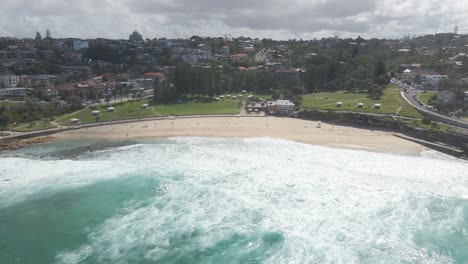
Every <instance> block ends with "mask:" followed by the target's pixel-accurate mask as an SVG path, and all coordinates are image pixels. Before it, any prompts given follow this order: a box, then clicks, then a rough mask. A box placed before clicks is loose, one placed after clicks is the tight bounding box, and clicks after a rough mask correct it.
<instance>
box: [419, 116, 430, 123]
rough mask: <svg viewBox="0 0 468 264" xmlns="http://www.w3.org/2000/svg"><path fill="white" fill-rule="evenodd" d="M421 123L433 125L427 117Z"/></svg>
mask: <svg viewBox="0 0 468 264" xmlns="http://www.w3.org/2000/svg"><path fill="white" fill-rule="evenodd" d="M421 123H422V124H423V125H430V124H431V119H429V118H427V117H424V118H423V119H422V120H421Z"/></svg>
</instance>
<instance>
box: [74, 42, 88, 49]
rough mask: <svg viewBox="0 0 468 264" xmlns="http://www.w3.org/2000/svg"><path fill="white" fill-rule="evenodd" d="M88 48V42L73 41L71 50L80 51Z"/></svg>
mask: <svg viewBox="0 0 468 264" xmlns="http://www.w3.org/2000/svg"><path fill="white" fill-rule="evenodd" d="M87 48H89V42H88V41H86V40H74V41H73V50H81V49H87Z"/></svg>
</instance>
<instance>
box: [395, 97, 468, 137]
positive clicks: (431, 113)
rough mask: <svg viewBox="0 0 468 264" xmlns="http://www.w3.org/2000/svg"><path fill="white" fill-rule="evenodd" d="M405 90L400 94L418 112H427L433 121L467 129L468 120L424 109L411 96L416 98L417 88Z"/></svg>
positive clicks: (423, 106)
mask: <svg viewBox="0 0 468 264" xmlns="http://www.w3.org/2000/svg"><path fill="white" fill-rule="evenodd" d="M407 91H408V92H403V91H402V92H401V96H402V97H403V98H404V99H405V100H406V101H407V102H408V103H409V104H410V105H412V106H413V107H414V108H416V109H418V110H419V111H420V112H423V113H425V114H427V115H428V116H431V117H432V118H433V119H434V120H435V121H438V122H442V123H446V124H449V125H452V126H458V127H462V128H465V129H468V121H465V120H462V119H458V118H455V117H449V116H446V115H441V114H439V113H436V112H434V111H431V110H429V109H426V108H425V105H420V104H419V102H418V101H416V100H415V99H414V98H413V97H414V96H416V98H417V96H418V95H419V93H418V92H417V90H413V89H408V90H407Z"/></svg>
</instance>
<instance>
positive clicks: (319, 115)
mask: <svg viewBox="0 0 468 264" xmlns="http://www.w3.org/2000/svg"><path fill="white" fill-rule="evenodd" d="M298 117H299V118H303V119H309V120H321V121H325V122H333V123H341V124H350V125H353V124H354V125H360V126H373V127H380V128H384V129H386V130H392V131H395V132H399V133H402V134H405V135H407V136H410V137H414V138H417V139H420V140H425V141H428V142H431V143H439V144H441V145H447V146H449V147H454V148H458V149H460V150H463V151H464V155H465V156H468V134H463V133H458V132H452V131H447V132H444V131H435V130H429V129H423V128H417V127H413V126H410V125H409V124H407V123H405V122H401V121H399V120H398V119H396V118H395V117H394V116H391V115H374V114H366V113H353V112H334V111H323V110H315V109H308V110H306V111H302V112H299V113H298Z"/></svg>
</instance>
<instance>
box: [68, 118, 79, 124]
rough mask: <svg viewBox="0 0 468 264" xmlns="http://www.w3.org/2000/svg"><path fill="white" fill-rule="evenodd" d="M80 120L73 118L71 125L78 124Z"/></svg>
mask: <svg viewBox="0 0 468 264" xmlns="http://www.w3.org/2000/svg"><path fill="white" fill-rule="evenodd" d="M78 122H80V120H79V119H78V118H72V119H70V123H78Z"/></svg>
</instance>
